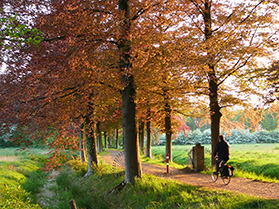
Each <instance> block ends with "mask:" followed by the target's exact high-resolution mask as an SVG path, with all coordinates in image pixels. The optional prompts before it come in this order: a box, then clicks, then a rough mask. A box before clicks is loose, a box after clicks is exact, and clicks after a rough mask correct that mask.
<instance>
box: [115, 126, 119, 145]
mask: <svg viewBox="0 0 279 209" xmlns="http://www.w3.org/2000/svg"><path fill="white" fill-rule="evenodd" d="M118 135H119V134H118V128H117V129H116V130H115V140H116V141H115V143H116V149H119V136H118Z"/></svg>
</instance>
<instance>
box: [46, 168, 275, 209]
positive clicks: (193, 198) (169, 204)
mask: <svg viewBox="0 0 279 209" xmlns="http://www.w3.org/2000/svg"><path fill="white" fill-rule="evenodd" d="M101 167H103V168H102V169H99V172H96V173H95V175H92V176H90V177H89V178H83V177H82V176H81V175H78V174H77V173H76V172H74V171H73V170H71V169H70V168H64V169H63V170H62V171H61V172H60V174H59V176H58V177H57V179H56V182H57V185H58V186H56V188H54V189H55V192H56V193H57V194H59V195H57V197H58V196H59V198H58V201H59V204H58V206H57V207H56V208H59V209H62V208H66V205H68V202H69V201H70V200H71V199H74V200H75V201H76V204H77V207H78V208H96V209H101V208H102V209H106V208H146V209H159V208H160V209H165V208H170V209H171V208H220V209H221V208H243V209H244V208H245V209H246V208H278V207H279V200H265V199H260V198H256V197H255V198H254V197H250V196H247V195H240V194H237V195H236V194H234V193H232V192H224V191H215V190H211V189H201V188H199V187H194V186H191V185H187V184H182V183H179V182H177V181H173V180H165V179H161V178H159V177H155V176H151V175H143V177H142V178H141V179H136V182H135V185H134V186H132V185H126V186H125V187H124V188H123V189H122V190H121V191H120V192H117V193H110V191H111V190H112V189H113V188H114V187H115V186H117V185H118V184H119V183H120V182H122V181H123V180H124V176H123V175H117V177H115V174H116V173H118V172H120V173H123V172H122V171H121V170H119V171H116V170H115V168H114V167H112V166H110V165H107V164H102V165H101ZM50 209H51V208H50Z"/></svg>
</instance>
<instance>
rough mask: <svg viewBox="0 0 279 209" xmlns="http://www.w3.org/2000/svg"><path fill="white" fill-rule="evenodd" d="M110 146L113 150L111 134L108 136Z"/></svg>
mask: <svg viewBox="0 0 279 209" xmlns="http://www.w3.org/2000/svg"><path fill="white" fill-rule="evenodd" d="M108 144H109V147H110V148H112V137H111V135H110V133H109V135H108Z"/></svg>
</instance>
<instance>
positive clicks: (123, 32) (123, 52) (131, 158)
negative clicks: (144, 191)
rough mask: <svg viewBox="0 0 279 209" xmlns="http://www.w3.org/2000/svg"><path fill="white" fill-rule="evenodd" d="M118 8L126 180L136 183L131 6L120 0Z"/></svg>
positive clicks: (125, 0)
mask: <svg viewBox="0 0 279 209" xmlns="http://www.w3.org/2000/svg"><path fill="white" fill-rule="evenodd" d="M118 8H119V12H120V14H123V15H124V16H123V19H122V20H121V21H120V39H119V44H118V48H119V52H120V61H119V68H120V70H121V81H122V84H123V86H124V89H123V90H122V117H123V129H124V136H125V137H124V142H125V143H124V156H125V182H126V183H132V184H133V183H134V182H135V177H141V164H140V157H139V143H138V139H137V130H136V104H135V101H134V99H135V96H136V90H135V84H134V77H133V75H132V74H131V73H130V68H131V64H132V63H131V62H130V48H131V46H130V26H131V24H130V8H129V3H128V0H118Z"/></svg>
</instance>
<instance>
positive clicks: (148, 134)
mask: <svg viewBox="0 0 279 209" xmlns="http://www.w3.org/2000/svg"><path fill="white" fill-rule="evenodd" d="M146 118H147V121H146V138H147V140H146V155H145V156H146V157H149V158H152V152H151V130H150V123H151V122H150V108H148V110H147V117H146Z"/></svg>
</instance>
